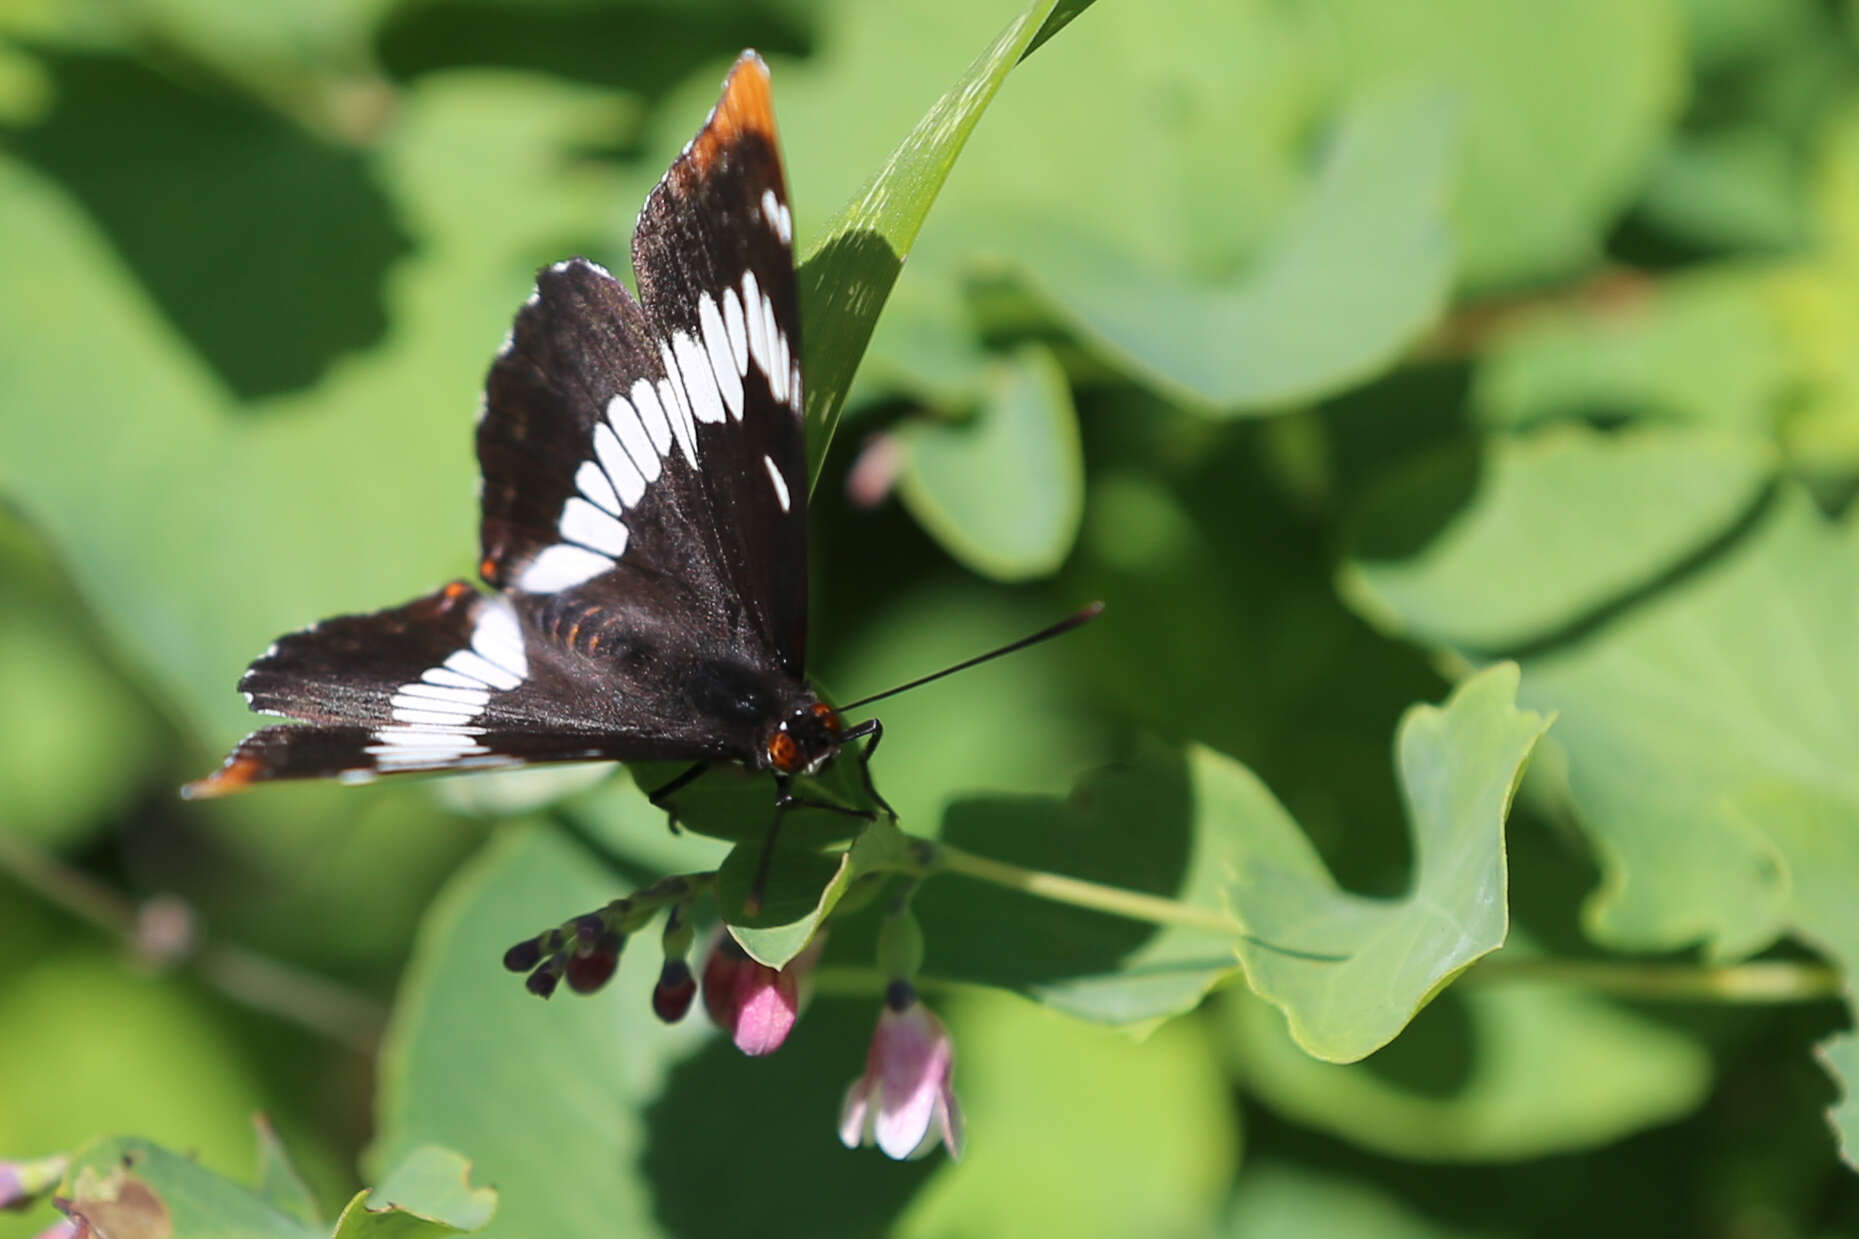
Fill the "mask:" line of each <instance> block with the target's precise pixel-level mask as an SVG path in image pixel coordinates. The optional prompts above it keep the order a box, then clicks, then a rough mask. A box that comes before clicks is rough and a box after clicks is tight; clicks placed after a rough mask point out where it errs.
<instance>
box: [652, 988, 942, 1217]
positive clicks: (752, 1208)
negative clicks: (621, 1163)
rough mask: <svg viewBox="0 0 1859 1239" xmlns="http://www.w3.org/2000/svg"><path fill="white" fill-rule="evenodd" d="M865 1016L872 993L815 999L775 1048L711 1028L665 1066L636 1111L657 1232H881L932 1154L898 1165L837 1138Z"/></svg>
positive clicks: (862, 1045) (872, 1016) (859, 1061)
mask: <svg viewBox="0 0 1859 1239" xmlns="http://www.w3.org/2000/svg"><path fill="white" fill-rule="evenodd" d="M876 1018H877V1003H876V1002H875V1001H873V1002H849V1001H827V1000H822V1001H820V1002H818V1003H816V1004H814V1006H813V1007H812V1008H811V1009H809V1010H808V1011H807V1013H806V1016H805V1018H803V1019H802V1020H801V1021H800V1023H799V1024H797V1025H796V1026H795V1030H794V1035H793V1037H792V1038H791V1039H790V1040H789V1041H788V1043H787V1044H786V1045H784V1046H782V1047H781V1050H780V1052H779V1053H776V1054H772V1055H770V1056H768V1057H766V1058H746V1057H744V1056H743V1055H742V1054H740V1053H738V1052H737V1051H736V1049H735V1047H733V1046H731V1045H730V1044H729V1043H728V1042H727V1041H724V1040H722V1039H717V1040H713V1041H711V1042H710V1043H709V1045H708V1046H707V1047H706V1048H705V1049H704V1050H703V1051H701V1052H700V1053H698V1054H696V1055H694V1056H693V1057H691V1058H689V1059H687V1060H686V1061H684V1062H683V1063H681V1064H679V1065H678V1066H677V1067H676V1068H675V1069H673V1071H672V1073H671V1075H670V1078H669V1079H668V1080H667V1082H666V1085H665V1089H664V1092H663V1093H662V1094H661V1095H660V1097H659V1100H658V1101H657V1102H656V1103H655V1104H654V1105H653V1106H652V1107H651V1109H650V1110H648V1111H647V1112H646V1115H645V1129H646V1131H648V1132H649V1133H651V1134H650V1143H649V1144H648V1145H647V1147H646V1150H645V1153H644V1155H643V1159H642V1162H643V1164H642V1166H641V1170H642V1172H643V1176H644V1178H645V1180H646V1181H647V1182H649V1183H652V1184H653V1185H655V1186H656V1188H657V1191H658V1195H657V1203H656V1208H655V1213H656V1216H657V1220H658V1222H659V1224H660V1225H661V1226H662V1227H663V1228H664V1230H665V1233H666V1234H670V1235H690V1236H697V1235H703V1236H716V1235H775V1234H786V1235H842V1236H857V1235H878V1234H883V1233H886V1232H887V1231H888V1229H889V1226H890V1223H891V1222H892V1221H893V1220H894V1219H895V1218H896V1216H897V1215H898V1214H899V1213H900V1212H901V1211H902V1210H903V1208H904V1206H905V1205H906V1204H908V1203H909V1201H910V1200H911V1198H912V1197H913V1196H915V1194H916V1193H917V1191H918V1189H919V1188H921V1186H922V1185H923V1183H924V1182H925V1181H926V1180H927V1179H928V1178H929V1177H930V1176H931V1175H932V1174H933V1173H934V1172H935V1171H936V1169H937V1168H938V1167H939V1165H940V1164H941V1158H940V1157H939V1156H938V1157H931V1158H929V1159H927V1160H925V1161H921V1162H910V1163H905V1164H902V1165H900V1164H898V1163H895V1162H890V1161H887V1160H885V1159H884V1158H883V1157H881V1156H879V1155H877V1154H876V1153H873V1152H871V1151H869V1150H861V1151H858V1152H847V1151H846V1150H845V1149H842V1148H841V1147H840V1145H839V1140H838V1137H837V1135H836V1134H835V1129H836V1128H837V1126H838V1122H839V1113H838V1111H839V1102H840V1097H841V1095H842V1092H843V1088H844V1086H845V1085H847V1084H850V1083H851V1082H852V1080H853V1079H854V1078H855V1077H857V1076H858V1074H859V1073H860V1072H861V1071H863V1070H864V1066H865V1049H866V1045H867V1043H868V1042H869V1040H870V1038H871V1031H872V1027H873V1024H874V1021H875V1020H876ZM824 1183H830V1184H831V1187H830V1189H829V1190H824V1191H823V1190H821V1189H822V1185H823V1184H824Z"/></svg>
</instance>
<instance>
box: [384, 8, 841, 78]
mask: <svg viewBox="0 0 1859 1239" xmlns="http://www.w3.org/2000/svg"><path fill="white" fill-rule="evenodd" d="M808 43H809V39H808V34H807V32H806V30H805V29H804V28H803V27H801V26H800V25H799V24H798V23H797V22H796V21H795V19H794V18H793V17H792V16H790V15H788V14H782V13H770V12H767V11H766V10H765V9H762V8H758V7H756V6H753V5H749V4H740V5H736V6H733V7H732V6H726V5H705V6H703V7H702V8H701V9H690V10H687V9H684V8H680V7H677V6H666V5H656V4H602V5H567V6H559V5H511V4H489V3H484V2H483V0H442V2H441V3H437V4H421V5H408V6H403V7H402V8H400V9H399V10H398V11H397V12H395V13H393V14H392V15H391V16H390V17H389V18H388V19H387V21H386V22H385V23H383V25H382V28H381V31H380V34H379V36H378V37H377V38H376V40H375V51H376V54H377V55H378V56H379V58H380V60H381V63H382V65H383V66H385V68H386V69H387V71H388V73H389V74H391V75H392V76H394V77H396V78H401V79H408V78H414V77H418V76H420V75H422V74H427V73H436V72H441V71H444V70H447V69H455V68H459V67H461V66H468V65H472V66H475V65H484V66H495V67H498V68H508V69H530V70H534V71H536V72H539V73H549V74H553V75H555V76H556V77H562V78H568V79H571V80H574V81H579V82H587V83H590V84H592V85H595V86H613V87H619V88H621V89H623V90H629V91H637V92H638V93H640V94H643V95H645V96H646V97H647V98H649V99H656V98H658V97H659V96H661V95H663V94H665V93H666V92H667V91H669V90H671V89H673V88H674V87H676V86H678V85H680V84H682V83H683V82H685V81H686V80H688V79H689V78H690V76H691V74H692V73H693V72H695V71H696V70H697V69H699V68H701V67H702V66H703V65H705V64H710V63H715V62H717V60H718V58H719V57H721V56H727V55H729V54H730V53H732V52H734V51H735V50H737V49H738V48H744V47H753V48H755V49H756V50H758V51H760V52H761V53H762V54H763V55H770V54H775V55H782V54H788V55H801V54H804V53H805V52H806V51H807V50H808Z"/></svg>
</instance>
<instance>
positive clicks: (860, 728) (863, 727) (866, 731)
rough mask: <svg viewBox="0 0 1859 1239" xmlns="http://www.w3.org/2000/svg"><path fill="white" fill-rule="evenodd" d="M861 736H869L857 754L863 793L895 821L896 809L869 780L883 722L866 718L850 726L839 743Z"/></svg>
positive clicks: (882, 732) (881, 736)
mask: <svg viewBox="0 0 1859 1239" xmlns="http://www.w3.org/2000/svg"><path fill="white" fill-rule="evenodd" d="M861 737H870V738H869V739H867V740H866V741H865V747H864V748H862V749H860V750H859V754H858V773H859V778H860V779H861V780H862V781H863V782H864V784H865V794H866V795H867V796H870V797H871V798H872V800H873V801H874V802H875V803H876V804H877V806H878V807H879V808H880V809H883V810H884V815H885V816H886V817H888V818H890V819H891V820H892V821H893V822H895V821H896V820H897V810H896V809H893V808H892V807H891V803H890V801H888V800H886V799H885V798H884V797H883V796H880V795H879V794H878V787H877V785H876V784H875V783H873V782H872V781H871V755H872V754H873V753H876V752H877V751H878V741H880V740H882V739H884V724H883V723H881V722H879V721H878V720H877V719H875V718H868V719H866V720H865V721H864V722H862V723H860V724H858V725H857V726H855V727H853V728H851V729H850V730H849V731H847V732H846V734H845V735H844V736H842V737H840V743H841V744H847V743H850V742H851V741H853V740H857V739H860V738H861Z"/></svg>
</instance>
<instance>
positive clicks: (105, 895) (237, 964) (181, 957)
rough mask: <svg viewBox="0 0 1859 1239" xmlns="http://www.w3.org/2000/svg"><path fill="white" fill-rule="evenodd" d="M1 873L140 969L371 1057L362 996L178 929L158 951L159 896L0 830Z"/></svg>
mask: <svg viewBox="0 0 1859 1239" xmlns="http://www.w3.org/2000/svg"><path fill="white" fill-rule="evenodd" d="M0 875H6V876H9V877H11V878H12V879H13V880H14V881H16V882H18V883H19V884H20V885H22V886H24V887H26V888H27V889H28V890H31V891H33V892H35V893H36V894H38V895H39V897H40V898H42V899H44V900H45V901H46V902H47V903H50V904H52V905H53V906H55V907H58V908H60V909H62V910H64V911H65V912H66V913H68V914H70V915H71V916H74V917H76V918H77V919H78V920H81V921H83V922H85V923H86V924H89V925H91V926H93V927H95V928H96V929H98V930H101V931H102V932H103V933H105V934H108V935H110V936H112V937H115V938H119V939H121V940H122V941H123V942H124V943H125V944H126V945H127V946H128V947H129V948H130V949H131V952H132V953H133V954H134V955H135V956H137V957H139V958H141V959H142V960H143V962H144V963H145V964H148V965H150V966H154V967H167V966H173V965H177V964H182V963H185V964H190V965H191V966H192V968H193V970H194V971H195V973H196V974H197V975H198V976H200V978H201V979H202V980H204V981H206V983H207V984H209V985H211V986H212V987H213V988H214V989H217V990H218V991H219V992H220V993H222V994H224V995H226V996H227V997H228V998H231V999H232V1000H234V1001H235V1002H239V1003H243V1004H244V1005H246V1006H248V1007H252V1008H255V1009H257V1010H260V1011H264V1012H267V1013H269V1014H271V1015H274V1016H277V1017H278V1018H280V1019H284V1020H289V1021H291V1022H292V1023H295V1024H299V1025H301V1026H303V1027H304V1028H307V1029H309V1030H311V1031H312V1032H315V1033H319V1034H321V1035H323V1036H325V1037H328V1038H329V1039H330V1040H332V1041H336V1042H339V1043H340V1044H342V1045H345V1046H348V1047H350V1048H351V1049H353V1050H355V1051H356V1052H358V1053H361V1054H372V1053H373V1052H374V1049H375V1047H376V1046H377V1044H378V1043H379V1041H380V1037H381V1029H382V1028H383V1027H384V1026H385V1024H386V1022H387V1013H386V1011H385V1010H384V1009H383V1008H382V1007H381V1005H380V1004H379V1003H377V1002H375V1001H374V1000H373V999H371V998H369V997H367V996H366V995H363V994H360V993H357V992H355V991H353V990H350V989H348V988H346V987H344V986H341V985H338V984H336V983H335V982H333V981H329V980H326V979H325V978H323V977H319V976H317V975H315V974H314V973H310V972H305V971H303V970H302V969H299V968H294V967H291V966H290V965H288V964H284V963H280V962H278V961H276V960H273V959H270V958H267V957H266V956H263V955H260V954H258V953H257V952H255V951H251V950H247V949H246V948H244V947H241V946H236V945H234V944H231V943H215V942H201V941H199V940H198V937H197V933H198V931H197V930H195V929H193V928H192V927H189V928H188V929H187V930H185V931H183V938H184V941H183V942H181V943H180V944H178V946H179V951H178V953H173V952H171V951H170V950H169V949H166V948H162V949H156V948H155V947H154V946H153V944H151V943H150V942H149V941H147V940H146V935H145V933H144V927H143V925H142V920H143V917H142V913H143V912H145V911H147V910H148V909H149V908H151V907H155V906H159V905H163V904H166V905H167V906H168V907H169V908H174V907H181V908H184V907H185V905H181V904H180V902H179V901H178V900H174V899H173V898H172V897H167V896H157V897H156V898H155V899H152V900H149V901H146V902H144V903H137V902H136V901H135V900H133V899H131V898H130V897H129V896H128V895H125V894H123V893H122V892H121V891H118V890H116V889H114V888H113V887H110V886H108V885H106V884H104V883H102V882H99V881H98V880H97V879H95V878H93V877H91V876H89V875H88V874H86V873H83V872H82V871H80V870H78V869H74V868H72V867H70V866H69V865H66V864H64V863H63V862H62V861H60V860H58V859H57V858H56V857H54V856H52V855H51V854H50V853H48V852H45V851H43V850H41V849H40V848H38V847H36V846H34V845H33V844H31V843H29V842H27V841H26V840H25V839H22V838H20V837H19V836H17V835H10V834H8V833H6V832H5V831H0Z"/></svg>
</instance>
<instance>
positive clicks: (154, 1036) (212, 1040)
mask: <svg viewBox="0 0 1859 1239" xmlns="http://www.w3.org/2000/svg"><path fill="white" fill-rule="evenodd" d="M0 902H3V903H4V904H6V905H9V906H8V907H7V915H6V916H5V917H4V919H0V925H4V926H5V927H6V929H7V930H8V931H9V932H8V933H7V935H6V937H7V941H8V942H9V943H12V944H14V950H15V951H17V950H18V949H19V944H20V943H21V941H22V938H23V939H24V942H25V943H26V944H28V945H29V946H30V944H32V941H33V939H32V937H31V931H30V929H25V930H24V931H23V932H22V920H23V918H24V917H25V916H26V914H27V913H28V912H29V910H30V907H31V904H30V901H28V900H27V899H26V898H25V897H24V896H21V895H17V894H12V895H11V896H10V897H9V898H8V899H7V900H5V901H0ZM55 933H56V936H54V937H51V938H50V939H49V940H48V941H46V942H45V943H44V944H42V945H39V946H37V947H35V948H32V949H30V950H29V951H28V952H27V953H26V955H25V957H23V958H14V959H10V960H7V961H6V962H5V964H4V966H3V967H0V1046H4V1047H5V1048H6V1049H5V1053H4V1054H0V1097H4V1098H6V1104H5V1105H4V1106H0V1149H7V1150H12V1149H22V1148H31V1149H42V1148H75V1147H76V1146H77V1145H78V1144H79V1143H81V1142H82V1141H85V1140H88V1139H90V1138H91V1137H92V1136H94V1135H96V1134H97V1132H98V1131H99V1130H104V1131H108V1130H125V1129H126V1130H140V1131H156V1132H160V1133H161V1134H162V1136H163V1138H164V1139H166V1140H169V1141H172V1142H173V1143H174V1144H175V1145H177V1146H179V1147H181V1148H185V1149H188V1150H190V1151H192V1152H193V1153H194V1154H195V1155H196V1156H197V1157H198V1158H199V1159H200V1160H201V1161H203V1162H204V1163H205V1164H207V1165H209V1166H213V1167H216V1168H218V1169H221V1170H225V1171H232V1170H235V1169H236V1170H237V1172H238V1173H239V1174H240V1175H241V1176H243V1175H244V1174H245V1172H246V1167H247V1166H249V1165H250V1164H251V1163H250V1156H251V1154H250V1149H251V1126H250V1117H251V1114H252V1112H253V1111H254V1110H256V1109H258V1108H259V1107H260V1106H261V1105H263V1104H264V1096H263V1091H262V1088H261V1085H260V1083H259V1081H258V1080H257V1079H256V1078H255V1072H254V1071H253V1068H252V1066H251V1065H250V1061H249V1060H248V1059H247V1057H246V1056H245V1055H243V1054H242V1053H241V1052H240V1049H239V1046H238V1043H237V1041H235V1040H234V1038H233V1037H231V1036H230V1035H229V1033H228V1031H227V1029H226V1028H225V1027H224V1026H223V1025H221V1024H220V1023H218V1022H217V1021H216V1020H215V1018H214V1011H213V1004H212V1002H211V1001H210V1000H209V999H208V998H206V996H204V995H199V994H196V993H193V992H190V991H189V990H188V989H187V988H186V987H182V986H176V985H172V984H169V983H168V982H166V981H164V980H161V979H159V978H156V977H153V976H150V975H147V974H145V973H141V972H138V971H134V970H131V969H130V968H127V967H125V966H124V964H123V962H122V961H121V960H120V959H119V958H117V955H118V953H117V952H114V951H109V950H107V949H105V948H103V947H101V946H98V947H93V948H90V949H84V950H73V949H71V947H70V940H71V929H70V926H69V923H68V922H59V923H58V924H57V929H56V931H55ZM73 1012H81V1013H82V1014H81V1015H80V1016H77V1017H74V1016H73V1014H72V1013H73ZM125 1029H132V1030H133V1035H129V1036H126V1035H125V1034H124V1030H125ZM0 1233H3V1232H0Z"/></svg>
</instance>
